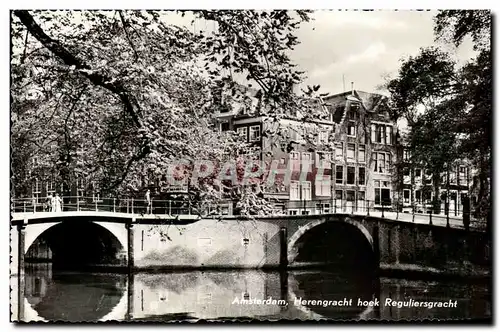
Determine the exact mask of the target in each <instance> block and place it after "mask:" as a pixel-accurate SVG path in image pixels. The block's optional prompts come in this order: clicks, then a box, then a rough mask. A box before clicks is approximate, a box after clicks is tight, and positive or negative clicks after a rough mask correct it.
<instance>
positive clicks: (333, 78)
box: [291, 10, 474, 94]
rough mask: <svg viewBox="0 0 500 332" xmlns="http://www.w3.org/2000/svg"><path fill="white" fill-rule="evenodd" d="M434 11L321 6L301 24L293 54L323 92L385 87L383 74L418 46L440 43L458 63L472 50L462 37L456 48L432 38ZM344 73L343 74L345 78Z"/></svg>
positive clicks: (394, 68)
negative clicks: (351, 9) (298, 43)
mask: <svg viewBox="0 0 500 332" xmlns="http://www.w3.org/2000/svg"><path fill="white" fill-rule="evenodd" d="M435 14H436V11H426V12H422V11H388V10H385V11H338V10H335V11H329V10H319V11H315V12H314V14H313V17H314V20H313V21H312V22H308V23H305V24H303V26H301V28H300V30H299V31H298V32H297V36H298V37H299V40H300V41H301V44H300V45H298V46H296V47H295V50H294V51H293V52H292V55H291V56H292V59H293V60H294V61H295V63H296V64H298V65H299V67H300V68H301V69H302V70H304V71H306V75H307V76H308V78H307V79H306V81H305V82H304V83H305V85H317V84H319V85H320V86H321V89H320V91H321V92H328V93H331V94H335V93H341V92H343V91H344V81H345V89H346V90H350V89H351V82H354V88H355V89H356V90H362V91H366V92H379V93H385V91H384V90H383V89H380V86H381V84H383V83H384V81H385V78H386V77H387V76H390V77H394V76H395V75H397V72H398V69H399V66H400V61H399V60H400V59H401V58H404V57H408V56H409V55H416V54H418V52H419V49H420V48H421V47H428V46H435V45H438V44H439V45H440V46H441V47H443V48H444V49H446V50H448V51H450V52H451V54H452V55H453V57H455V58H456V60H457V61H458V62H459V63H465V62H466V61H467V60H468V59H470V58H472V57H473V56H474V52H473V50H472V43H471V41H470V40H466V41H465V42H464V44H463V45H461V46H460V47H459V48H458V49H457V48H455V47H454V46H453V45H451V44H450V43H447V42H440V43H436V41H435V39H434V32H433V17H434V16H435ZM343 77H344V79H343Z"/></svg>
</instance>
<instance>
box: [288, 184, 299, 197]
mask: <svg viewBox="0 0 500 332" xmlns="http://www.w3.org/2000/svg"><path fill="white" fill-rule="evenodd" d="M290 200H291V201H298V200H300V193H299V183H298V182H297V181H291V182H290Z"/></svg>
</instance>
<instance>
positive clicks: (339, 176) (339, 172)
mask: <svg viewBox="0 0 500 332" xmlns="http://www.w3.org/2000/svg"><path fill="white" fill-rule="evenodd" d="M335 183H337V184H343V183H344V166H342V165H337V167H335Z"/></svg>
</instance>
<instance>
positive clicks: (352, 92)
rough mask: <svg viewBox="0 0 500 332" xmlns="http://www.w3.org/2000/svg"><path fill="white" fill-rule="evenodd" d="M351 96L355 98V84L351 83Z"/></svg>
mask: <svg viewBox="0 0 500 332" xmlns="http://www.w3.org/2000/svg"><path fill="white" fill-rule="evenodd" d="M351 95H352V96H354V82H351Z"/></svg>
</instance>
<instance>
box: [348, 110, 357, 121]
mask: <svg viewBox="0 0 500 332" xmlns="http://www.w3.org/2000/svg"><path fill="white" fill-rule="evenodd" d="M347 119H348V120H356V113H355V112H353V111H348V112H347Z"/></svg>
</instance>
